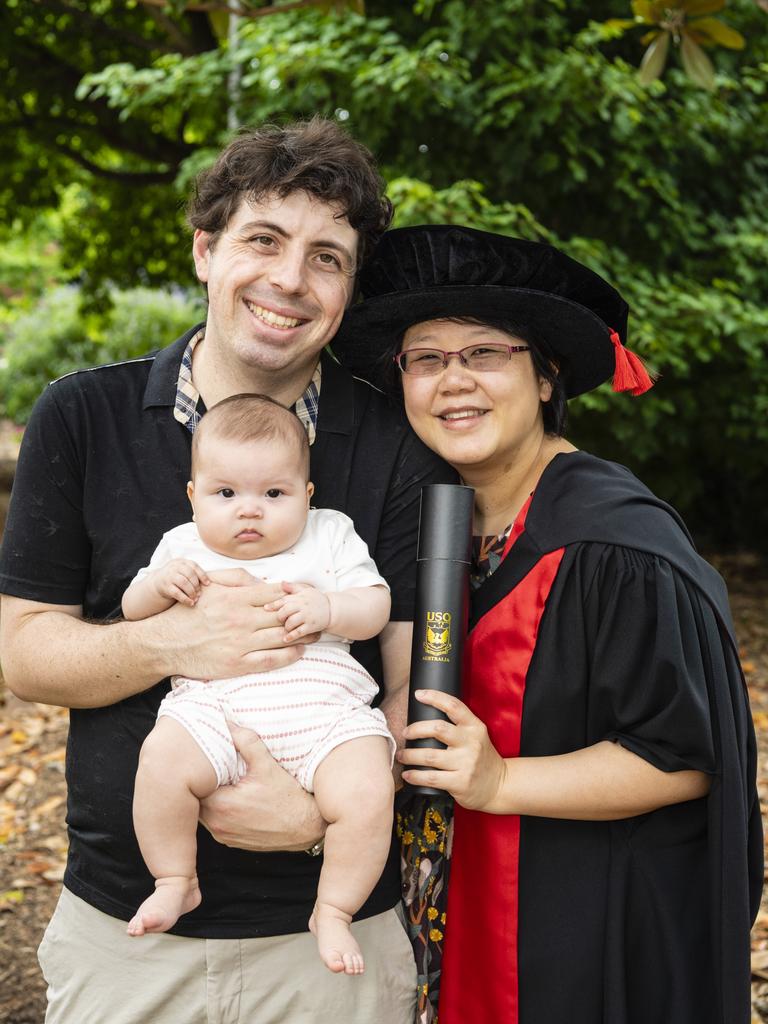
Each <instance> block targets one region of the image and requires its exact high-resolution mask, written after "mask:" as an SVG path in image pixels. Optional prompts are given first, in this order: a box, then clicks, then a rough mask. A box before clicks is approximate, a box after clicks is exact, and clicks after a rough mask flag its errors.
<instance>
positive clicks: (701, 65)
mask: <svg viewBox="0 0 768 1024" xmlns="http://www.w3.org/2000/svg"><path fill="white" fill-rule="evenodd" d="M680 56H681V58H682V61H683V67H684V68H685V72H686V74H687V75H688V77H689V78H690V79H691V81H693V82H695V83H696V84H697V85H700V86H701V87H702V89H708V90H709V91H710V92H711V91H712V90H713V89H714V88H715V69H714V67H713V66H712V61H711V60H710V59H709V57H708V56H707V55H706V53H704V51H703V50H702V48H701V47H700V46H699V44H698V43H695V42H694V41H693V39H691V37H690V36H689V35H688V34H687V33H685V32H684V33H683V38H682V42H681V44H680Z"/></svg>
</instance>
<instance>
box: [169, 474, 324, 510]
mask: <svg viewBox="0 0 768 1024" xmlns="http://www.w3.org/2000/svg"><path fill="white" fill-rule="evenodd" d="M314 493H315V485H314V484H313V483H312V481H311V480H309V481H308V482H307V507H309V499H310V498H311V497H312V495H313V494H314ZM187 494H189V490H187Z"/></svg>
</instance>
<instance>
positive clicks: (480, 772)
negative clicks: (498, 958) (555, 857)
mask: <svg viewBox="0 0 768 1024" xmlns="http://www.w3.org/2000/svg"><path fill="white" fill-rule="evenodd" d="M417 697H418V699H419V700H420V701H421V702H422V703H424V704H429V705H431V706H432V707H436V708H439V709H440V710H441V711H444V712H445V713H446V714H447V715H448V717H449V718H450V720H451V721H450V722H443V721H432V722H419V723H416V724H414V725H409V726H408V728H407V729H406V730H405V737H406V739H421V738H426V737H432V738H434V739H437V740H440V741H441V742H442V743H445V744H446V749H445V750H433V749H429V748H425V749H409V750H400V751H398V755H397V756H398V760H399V761H401V763H403V764H405V765H425V766H427V770H425V771H414V770H409V771H406V772H404V773H403V778H404V779H405V781H406V782H411V783H420V784H423V785H426V786H433V787H435V788H436V789H444V790H446V791H447V792H449V793H450V794H451V795H452V796H453V797H454V798H455V799H456V800H457V801H458V803H459V804H461V806H462V807H468V808H471V809H473V810H479V811H485V812H486V813H488V814H527V815H534V816H537V817H546V818H570V819H574V820H584V821H609V820H613V819H618V818H630V817H634V816H635V815H638V814H645V813H647V812H648V811H654V810H656V809H657V808H659V807H665V806H667V805H669V804H676V803H682V802H683V801H685V800H695V799H697V798H698V797H702V796H706V794H707V793H708V792H709V788H710V784H711V777H710V776H709V775H706V774H705V773H704V772H698V771H677V772H663V771H660V770H659V769H658V768H655V767H654V766H653V765H651V764H649V763H648V762H647V761H645V760H644V759H643V758H641V757H639V756H638V755H637V754H634V753H632V752H631V751H629V750H627V749H626V748H624V747H622V746H621V745H620V744H618V743H614V742H610V741H607V740H606V741H603V742H601V743H596V744H595V745H594V746H591V747H585V748H583V749H582V750H575V751H572V752H570V753H567V754H556V755H553V756H550V757H511V758H503V757H501V755H500V754H498V752H497V751H496V749H495V748H494V747H493V745H492V743H491V741H490V738H489V736H488V730H487V729H486V727H485V725H484V724H483V723H482V722H481V721H480V719H479V718H477V717H476V716H475V715H473V714H472V712H471V711H470V710H469V708H468V707H467V706H466V704H463V703H462V702H461V701H460V700H457V699H456V698H455V697H450V696H448V695H446V694H443V693H438V692H437V691H436V690H422V691H419V692H418V693H417Z"/></svg>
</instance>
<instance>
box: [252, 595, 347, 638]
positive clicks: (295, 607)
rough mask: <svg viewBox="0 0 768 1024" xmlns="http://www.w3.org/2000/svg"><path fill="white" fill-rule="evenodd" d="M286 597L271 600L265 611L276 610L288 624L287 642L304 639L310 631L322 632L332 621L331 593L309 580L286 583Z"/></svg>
mask: <svg viewBox="0 0 768 1024" xmlns="http://www.w3.org/2000/svg"><path fill="white" fill-rule="evenodd" d="M282 588H283V590H284V591H285V594H284V596H283V597H281V598H280V599H279V600H277V601H270V602H269V604H267V605H265V606H264V610H265V611H270V612H276V613H277V617H278V618H279V620H280V621H281V622H282V624H283V627H284V628H285V637H284V639H285V641H286V642H287V643H298V642H299V641H302V642H304V639H305V637H306V636H308V635H309V634H310V633H312V634H316V633H322V631H323V630H324V629H326V628H327V626H328V623H329V622H330V621H331V603H330V601H329V600H328V595H327V594H325V593H323V591H322V590H317V588H316V587H312V586H310V585H309V584H308V583H283V584H282Z"/></svg>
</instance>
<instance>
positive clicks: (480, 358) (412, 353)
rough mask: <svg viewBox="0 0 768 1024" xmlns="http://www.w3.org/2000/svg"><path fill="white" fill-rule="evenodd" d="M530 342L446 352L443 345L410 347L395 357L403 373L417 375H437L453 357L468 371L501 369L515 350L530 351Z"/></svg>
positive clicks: (469, 347)
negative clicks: (436, 346) (441, 346)
mask: <svg viewBox="0 0 768 1024" xmlns="http://www.w3.org/2000/svg"><path fill="white" fill-rule="evenodd" d="M529 350H530V345H500V344H499V345H496V344H494V345H469V346H468V347H467V348H462V349H459V350H458V352H444V351H443V350H442V349H441V348H411V349H408V351H407V352H398V353H397V355H396V356H394V357H393V358H394V361H395V362H396V363H397V365H398V366H399V368H400V369H401V370H402V372H403V373H407V374H410V375H412V376H414V377H434V376H435V375H436V374H438V373H442V372H443V370H444V369H445V368H446V367H447V366H448V360H449V359H450V358H451V356H458V359H459V362H460V363H461V365H462V366H465V367H466V368H467V369H468V370H479V371H480V372H482V371H483V370H501V369H502V368H503V367H504V366H506V365H507V363H508V362H509V360H510V359H511V358H512V354H513V353H514V352H528V351H529Z"/></svg>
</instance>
